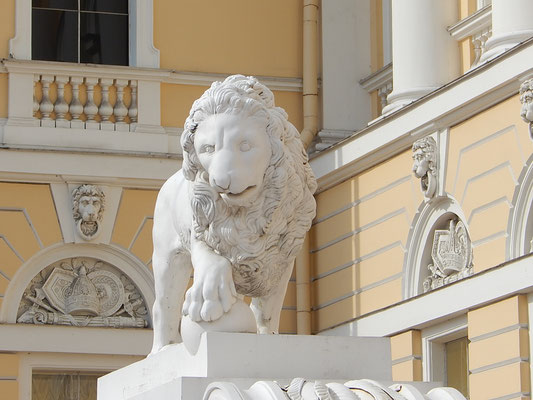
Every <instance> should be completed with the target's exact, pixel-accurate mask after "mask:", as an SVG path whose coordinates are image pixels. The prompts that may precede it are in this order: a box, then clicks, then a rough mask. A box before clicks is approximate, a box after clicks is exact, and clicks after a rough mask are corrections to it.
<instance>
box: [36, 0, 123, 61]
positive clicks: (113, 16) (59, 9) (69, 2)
mask: <svg viewBox="0 0 533 400" xmlns="http://www.w3.org/2000/svg"><path fill="white" fill-rule="evenodd" d="M128 22H129V16H128V0H32V38H31V49H32V50H31V52H32V59H33V60H45V61H67V62H79V63H93V64H109V65H128V61H129V54H128V47H129V38H128V29H129V27H128Z"/></svg>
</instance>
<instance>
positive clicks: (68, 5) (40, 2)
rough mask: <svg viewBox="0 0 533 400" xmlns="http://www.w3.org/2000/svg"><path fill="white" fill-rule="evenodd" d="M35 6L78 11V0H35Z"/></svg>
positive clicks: (33, 3)
mask: <svg viewBox="0 0 533 400" xmlns="http://www.w3.org/2000/svg"><path fill="white" fill-rule="evenodd" d="M32 5H33V7H41V8H60V9H61V10H74V11H78V0H33V2H32Z"/></svg>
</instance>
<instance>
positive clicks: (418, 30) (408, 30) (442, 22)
mask: <svg viewBox="0 0 533 400" xmlns="http://www.w3.org/2000/svg"><path fill="white" fill-rule="evenodd" d="M457 18H458V13H457V2H456V1H443V0H392V67H393V91H392V93H391V94H390V95H389V96H388V103H389V105H388V106H387V107H385V109H384V110H383V113H384V114H385V113H388V112H392V111H394V110H396V109H398V108H400V107H402V106H404V105H406V104H409V103H411V102H413V101H414V100H416V99H418V98H420V97H422V96H424V95H426V94H428V93H430V92H432V91H433V90H435V89H437V88H438V87H440V86H442V85H444V84H445V83H447V82H449V81H451V80H453V79H454V78H456V77H457V76H458V75H459V48H458V47H457V42H455V40H454V39H453V38H452V37H451V36H450V34H449V33H448V31H447V30H446V28H447V27H448V26H449V25H451V24H453V23H455V22H457Z"/></svg>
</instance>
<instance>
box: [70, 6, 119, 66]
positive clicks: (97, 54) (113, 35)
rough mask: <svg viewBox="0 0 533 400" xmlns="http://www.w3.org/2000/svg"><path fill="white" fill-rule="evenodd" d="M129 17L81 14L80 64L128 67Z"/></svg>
mask: <svg viewBox="0 0 533 400" xmlns="http://www.w3.org/2000/svg"><path fill="white" fill-rule="evenodd" d="M128 61H129V60H128V16H127V15H113V14H94V13H81V19H80V62H82V63H94V64H111V65H128Z"/></svg>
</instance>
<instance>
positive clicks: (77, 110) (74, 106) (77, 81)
mask: <svg viewBox="0 0 533 400" xmlns="http://www.w3.org/2000/svg"><path fill="white" fill-rule="evenodd" d="M82 83H83V78H82V77H80V76H73V77H71V78H70V85H71V86H72V100H71V102H70V115H71V116H72V120H71V121H70V127H71V128H82V129H83V128H84V127H85V123H84V122H83V121H82V120H81V119H80V115H81V114H82V113H83V104H81V101H80V85H81V84H82Z"/></svg>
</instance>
